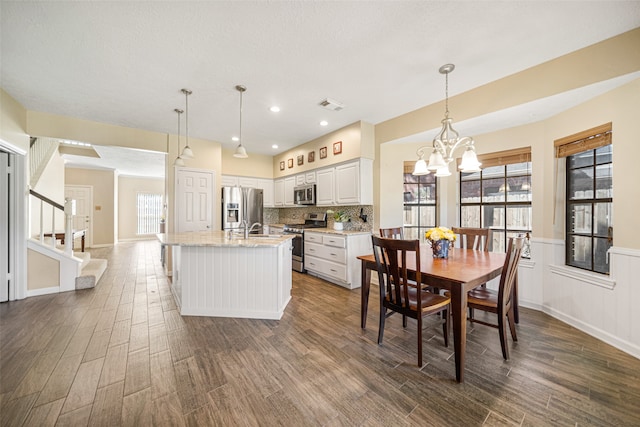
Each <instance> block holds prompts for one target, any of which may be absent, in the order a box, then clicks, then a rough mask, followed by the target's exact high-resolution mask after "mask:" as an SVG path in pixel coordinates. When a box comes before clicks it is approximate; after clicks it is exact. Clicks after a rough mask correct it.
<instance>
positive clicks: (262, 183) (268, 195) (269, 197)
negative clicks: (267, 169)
mask: <svg viewBox="0 0 640 427" xmlns="http://www.w3.org/2000/svg"><path fill="white" fill-rule="evenodd" d="M273 187H274V185H273V180H272V179H262V178H258V179H257V183H256V188H260V189H262V200H263V204H264V207H265V208H272V207H274V206H275V200H274V188H273Z"/></svg>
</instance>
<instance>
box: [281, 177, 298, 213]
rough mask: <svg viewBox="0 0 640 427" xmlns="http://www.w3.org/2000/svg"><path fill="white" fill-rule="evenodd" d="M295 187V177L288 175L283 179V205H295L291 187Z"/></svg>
mask: <svg viewBox="0 0 640 427" xmlns="http://www.w3.org/2000/svg"><path fill="white" fill-rule="evenodd" d="M295 187H296V177H295V176H288V177H286V178H285V179H284V205H285V206H295V204H294V203H293V189H294V188H295Z"/></svg>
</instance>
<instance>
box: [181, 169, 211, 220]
mask: <svg viewBox="0 0 640 427" xmlns="http://www.w3.org/2000/svg"><path fill="white" fill-rule="evenodd" d="M213 181H214V178H213V171H206V170H194V169H186V168H178V169H177V171H176V197H175V200H176V222H175V224H176V229H175V231H176V233H181V232H185V231H205V230H210V229H212V225H213V220H212V218H213V210H212V206H213V185H214V182H213Z"/></svg>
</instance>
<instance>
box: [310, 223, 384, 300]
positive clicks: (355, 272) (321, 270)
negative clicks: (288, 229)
mask: <svg viewBox="0 0 640 427" xmlns="http://www.w3.org/2000/svg"><path fill="white" fill-rule="evenodd" d="M371 248H372V247H371V234H370V233H330V232H324V233H323V232H312V231H305V232H304V267H305V269H306V270H307V272H308V273H309V274H312V275H314V276H318V277H321V278H323V279H325V280H328V281H330V282H332V283H335V284H337V285H340V286H344V287H345V288H348V289H354V288H359V287H360V261H359V260H358V259H357V258H356V257H358V256H360V255H367V254H371V253H373V250H372V249H371Z"/></svg>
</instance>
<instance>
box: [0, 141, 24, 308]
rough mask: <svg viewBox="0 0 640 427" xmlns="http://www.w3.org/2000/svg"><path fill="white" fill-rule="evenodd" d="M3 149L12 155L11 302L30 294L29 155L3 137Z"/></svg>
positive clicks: (10, 202)
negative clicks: (28, 277) (28, 266)
mask: <svg viewBox="0 0 640 427" xmlns="http://www.w3.org/2000/svg"><path fill="white" fill-rule="evenodd" d="M0 150H2V151H5V152H7V153H9V159H10V164H11V167H10V173H11V177H13V179H12V180H10V182H9V194H10V197H9V206H8V211H9V236H8V237H9V272H10V273H9V274H8V279H9V301H14V300H19V299H23V298H25V297H26V294H27V236H28V230H27V227H28V224H29V221H28V216H27V212H28V210H27V208H28V203H29V190H28V186H27V152H26V151H25V150H23V149H21V148H20V147H17V146H15V145H13V144H11V143H9V142H8V141H5V140H3V139H1V138H0Z"/></svg>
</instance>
